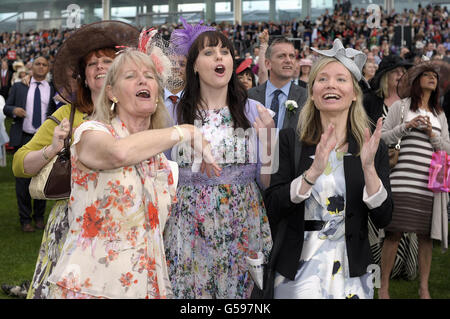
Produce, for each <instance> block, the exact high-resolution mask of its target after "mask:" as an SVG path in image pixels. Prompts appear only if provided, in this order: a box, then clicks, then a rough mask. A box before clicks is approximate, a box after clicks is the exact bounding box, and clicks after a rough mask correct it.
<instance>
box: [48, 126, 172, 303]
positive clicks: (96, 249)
mask: <svg viewBox="0 0 450 319" xmlns="http://www.w3.org/2000/svg"><path fill="white" fill-rule="evenodd" d="M86 130H99V131H103V132H105V133H108V134H111V135H112V136H114V137H115V138H117V139H119V138H124V137H126V136H129V133H128V130H127V129H126V127H125V125H124V124H123V123H122V122H121V121H120V120H119V119H118V118H115V119H113V120H112V124H111V125H104V124H102V123H99V122H95V121H87V122H85V123H83V124H82V125H80V127H79V128H78V129H77V130H76V131H75V134H74V142H73V144H72V147H71V152H72V193H71V197H70V200H69V212H68V213H69V214H68V220H69V227H70V229H69V232H68V234H67V239H66V241H65V244H64V247H63V250H62V252H61V256H60V258H59V260H58V262H57V264H56V266H55V268H54V270H53V272H52V274H51V275H50V277H49V279H48V280H49V282H50V283H52V285H51V287H50V295H49V297H50V298H170V297H171V296H172V291H171V286H170V281H169V278H168V273H167V266H166V259H165V254H164V246H163V238H162V230H163V229H164V225H165V222H166V220H167V217H168V214H169V210H170V206H171V204H172V203H173V202H174V198H175V197H174V195H175V187H174V185H173V178H172V172H171V170H170V166H169V164H168V162H167V160H166V158H165V156H164V155H163V154H158V155H156V156H154V157H152V158H150V159H148V160H146V161H143V162H141V163H139V164H138V165H135V166H128V167H121V168H118V169H112V170H102V171H93V170H82V169H81V168H79V167H78V166H77V165H76V164H74V163H76V162H77V153H76V148H75V145H76V144H77V143H78V142H79V141H80V137H81V134H82V133H83V132H84V131H86Z"/></svg>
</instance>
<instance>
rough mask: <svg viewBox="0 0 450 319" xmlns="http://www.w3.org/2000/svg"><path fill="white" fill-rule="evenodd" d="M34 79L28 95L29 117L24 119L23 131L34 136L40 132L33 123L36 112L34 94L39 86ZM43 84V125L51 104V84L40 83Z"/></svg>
mask: <svg viewBox="0 0 450 319" xmlns="http://www.w3.org/2000/svg"><path fill="white" fill-rule="evenodd" d="M36 82H38V81H36V80H35V79H34V78H31V81H30V88H29V89H28V94H27V104H26V108H25V111H26V112H27V116H26V117H25V118H24V119H23V126H22V130H23V131H24V132H25V133H28V134H34V133H36V131H37V130H38V128H35V127H34V126H33V124H32V122H33V110H34V92H35V90H36V87H37V84H36ZM39 82H41V84H40V85H39V90H40V91H41V124H42V123H44V121H45V119H46V114H47V109H48V104H49V103H50V84H48V82H47V81H45V80H43V81H39Z"/></svg>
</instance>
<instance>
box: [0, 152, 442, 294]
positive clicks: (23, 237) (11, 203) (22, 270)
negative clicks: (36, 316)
mask: <svg viewBox="0 0 450 319" xmlns="http://www.w3.org/2000/svg"><path fill="white" fill-rule="evenodd" d="M7 161H8V165H7V167H0V194H1V195H0V284H4V283H7V284H20V283H21V282H22V281H24V280H30V281H31V279H32V276H33V273H34V267H35V264H36V259H37V255H38V250H39V247H40V245H41V238H42V233H43V231H42V230H37V231H36V232H34V233H23V232H22V231H21V228H20V223H19V216H18V213H17V202H16V195H15V187H14V177H13V175H12V171H11V162H12V156H11V155H8V158H7ZM52 204H53V202H51V201H49V202H47V213H46V216H45V217H46V218H47V217H48V212H49V211H50V210H51V206H52ZM418 288H419V282H418V279H416V280H414V281H406V280H398V279H397V280H392V281H391V291H390V294H391V297H392V298H399V299H416V298H418ZM430 293H431V296H432V297H433V298H439V299H450V253H445V254H442V253H441V251H440V243H439V242H435V245H434V250H433V260H432V264H431V275H430ZM8 298H9V297H8V296H6V295H5V294H4V293H3V291H2V290H1V289H0V299H8Z"/></svg>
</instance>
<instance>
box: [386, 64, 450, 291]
mask: <svg viewBox="0 0 450 319" xmlns="http://www.w3.org/2000/svg"><path fill="white" fill-rule="evenodd" d="M447 78H448V66H447V65H444V64H441V65H438V64H436V63H430V62H423V63H421V64H419V65H417V66H414V67H413V68H411V69H410V70H409V71H408V73H406V74H405V75H404V76H403V77H402V79H401V80H400V82H399V85H398V95H399V96H400V97H401V98H402V100H400V101H397V102H396V103H394V104H393V105H392V106H391V110H390V111H389V113H388V116H387V117H386V119H385V122H384V125H383V131H382V139H383V140H384V141H385V142H386V143H387V144H393V143H396V142H397V141H398V140H399V139H400V138H401V144H400V146H401V148H400V155H399V158H398V162H397V164H396V165H395V167H394V168H393V169H392V172H391V174H390V180H391V187H392V197H393V200H394V210H393V213H392V221H391V223H390V224H389V225H388V226H387V227H386V228H385V232H386V238H385V240H384V243H383V249H382V255H381V288H380V290H379V296H380V298H389V276H390V273H391V270H392V268H393V265H394V259H395V256H396V253H397V247H398V244H399V241H400V238H401V235H402V233H403V232H410V233H416V234H417V236H418V239H419V252H418V262H419V273H420V287H419V296H420V298H422V299H429V298H431V297H430V292H429V288H428V278H429V275H430V267H431V255H432V248H433V247H432V239H437V240H440V241H441V245H442V247H443V248H444V249H447V246H448V242H447V228H448V218H447V203H448V194H447V193H433V192H432V191H431V190H430V189H428V187H427V186H428V175H429V168H430V163H431V156H432V153H433V152H434V151H437V150H445V151H446V152H447V153H450V140H449V132H448V125H447V119H446V117H445V113H444V112H443V109H442V107H441V106H440V103H439V92H440V88H439V85H440V83H439V81H441V84H442V83H443V82H444V81H443V80H444V79H447Z"/></svg>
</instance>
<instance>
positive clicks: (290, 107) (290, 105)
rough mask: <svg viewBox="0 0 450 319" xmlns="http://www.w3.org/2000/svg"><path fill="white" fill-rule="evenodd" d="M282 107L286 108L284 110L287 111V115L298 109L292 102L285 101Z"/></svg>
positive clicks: (295, 103)
mask: <svg viewBox="0 0 450 319" xmlns="http://www.w3.org/2000/svg"><path fill="white" fill-rule="evenodd" d="M284 105H285V106H286V110H288V111H289V113H294V112H295V110H296V109H298V104H297V102H295V101H294V100H287V101H286V103H284Z"/></svg>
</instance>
